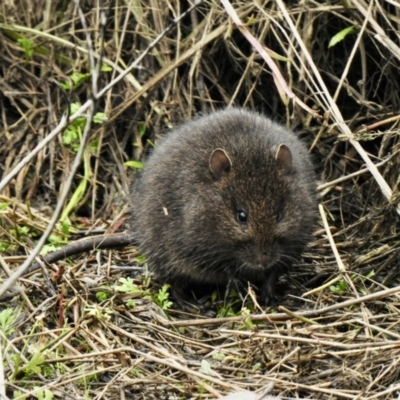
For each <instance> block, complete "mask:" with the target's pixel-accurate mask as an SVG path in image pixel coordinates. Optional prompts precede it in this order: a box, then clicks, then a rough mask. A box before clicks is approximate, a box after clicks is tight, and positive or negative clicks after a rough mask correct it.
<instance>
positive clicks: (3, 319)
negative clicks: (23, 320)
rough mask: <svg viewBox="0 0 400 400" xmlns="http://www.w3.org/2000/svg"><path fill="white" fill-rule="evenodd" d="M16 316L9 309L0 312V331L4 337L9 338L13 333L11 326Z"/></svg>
mask: <svg viewBox="0 0 400 400" xmlns="http://www.w3.org/2000/svg"><path fill="white" fill-rule="evenodd" d="M17 317H18V314H17V313H15V311H14V310H12V309H11V308H5V309H4V310H3V311H2V312H0V329H1V332H2V333H3V335H4V336H5V337H9V336H10V335H11V334H13V333H14V331H15V329H14V327H13V324H14V322H15V320H16V319H17Z"/></svg>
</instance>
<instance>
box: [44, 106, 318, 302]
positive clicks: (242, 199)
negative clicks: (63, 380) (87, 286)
mask: <svg viewBox="0 0 400 400" xmlns="http://www.w3.org/2000/svg"><path fill="white" fill-rule="evenodd" d="M131 197H132V212H131V220H130V232H129V233H121V234H117V235H112V236H110V237H109V238H108V239H107V237H105V238H103V239H101V238H94V239H92V240H91V241H90V239H84V240H81V241H79V242H81V244H80V245H77V243H78V242H76V243H72V244H71V245H69V246H66V248H69V247H72V246H74V244H75V249H74V252H72V253H71V251H69V252H66V250H64V253H63V249H61V250H59V251H58V253H59V254H58V258H57V259H60V258H62V254H67V255H72V254H76V253H78V252H82V251H86V250H89V249H93V248H113V247H119V246H125V245H129V244H133V243H136V244H138V246H139V250H140V251H141V252H142V253H143V254H144V255H145V256H146V259H147V263H148V266H149V269H150V270H152V271H153V272H154V273H155V275H156V277H157V278H158V279H159V280H160V281H162V282H168V283H171V284H172V285H173V286H174V285H175V287H179V288H182V287H186V286H190V285H191V284H222V285H225V284H227V283H228V282H229V281H230V280H239V281H241V282H247V281H250V282H251V283H252V284H254V285H255V286H256V287H257V288H258V289H259V290H258V293H259V297H260V302H262V303H269V302H271V300H274V299H275V286H276V281H277V279H278V278H279V277H280V276H281V275H282V274H283V273H285V272H286V271H288V270H289V268H290V267H291V265H292V264H293V263H294V262H295V261H296V260H298V259H299V257H300V255H301V252H302V250H303V249H304V247H305V246H306V245H307V243H308V242H309V241H310V239H311V235H312V231H313V227H314V223H315V220H316V216H317V212H316V210H317V208H316V177H315V174H314V169H313V166H312V163H311V161H310V157H309V155H308V153H307V150H306V147H305V146H304V145H303V143H302V142H301V141H300V140H299V139H298V138H297V137H296V135H295V134H294V133H293V132H291V131H289V130H287V129H286V128H284V127H283V126H281V125H279V124H277V123H275V122H273V121H271V120H270V119H269V118H267V117H265V116H262V115H260V114H258V113H256V112H251V111H246V110H243V109H237V108H233V109H226V110H221V111H216V112H213V113H210V114H208V115H205V116H202V117H199V118H197V119H193V120H190V121H187V122H184V123H183V124H182V125H180V126H179V127H177V128H175V129H173V130H172V131H170V132H169V133H167V134H166V135H165V136H164V137H163V138H162V139H161V140H160V141H159V143H157V146H156V148H155V149H154V151H153V152H152V154H151V155H150V156H149V158H148V159H147V161H145V163H144V169H143V171H141V172H140V173H139V175H138V176H137V177H136V179H135V181H134V184H133V186H132V190H131ZM94 240H97V241H96V243H95V242H94ZM64 249H65V248H64ZM51 256H52V254H50V255H49V256H47V257H46V258H45V259H46V260H48V259H49V257H51ZM60 256H61V257H60ZM53 260H54V256H53Z"/></svg>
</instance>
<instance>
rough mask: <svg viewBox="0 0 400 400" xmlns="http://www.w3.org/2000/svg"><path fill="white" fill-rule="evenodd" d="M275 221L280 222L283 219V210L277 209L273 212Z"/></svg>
mask: <svg viewBox="0 0 400 400" xmlns="http://www.w3.org/2000/svg"><path fill="white" fill-rule="evenodd" d="M275 218H276V222H278V223H279V222H281V221H282V220H283V212H282V211H279V210H278V211H277V212H276V214H275Z"/></svg>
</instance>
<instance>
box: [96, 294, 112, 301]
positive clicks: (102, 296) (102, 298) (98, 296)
mask: <svg viewBox="0 0 400 400" xmlns="http://www.w3.org/2000/svg"><path fill="white" fill-rule="evenodd" d="M109 297H110V296H109V295H108V293H107V292H97V293H96V299H97V301H99V302H102V301H106V300H108V299H109Z"/></svg>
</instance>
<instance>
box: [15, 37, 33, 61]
mask: <svg viewBox="0 0 400 400" xmlns="http://www.w3.org/2000/svg"><path fill="white" fill-rule="evenodd" d="M18 43H19V44H20V46H21V47H22V48H23V50H24V53H25V61H30V60H31V59H32V56H33V42H32V40H29V39H27V38H20V39H18Z"/></svg>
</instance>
